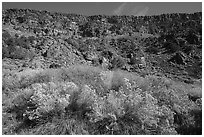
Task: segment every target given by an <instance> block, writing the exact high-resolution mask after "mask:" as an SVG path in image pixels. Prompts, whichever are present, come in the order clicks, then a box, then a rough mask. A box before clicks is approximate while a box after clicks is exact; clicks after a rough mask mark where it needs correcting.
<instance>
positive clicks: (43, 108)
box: [7, 73, 202, 135]
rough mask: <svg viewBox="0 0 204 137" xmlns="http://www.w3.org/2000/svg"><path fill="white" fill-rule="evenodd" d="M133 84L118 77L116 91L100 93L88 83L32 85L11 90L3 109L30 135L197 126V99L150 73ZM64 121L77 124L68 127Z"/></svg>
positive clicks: (175, 129)
mask: <svg viewBox="0 0 204 137" xmlns="http://www.w3.org/2000/svg"><path fill="white" fill-rule="evenodd" d="M102 76H103V75H100V73H99V77H102ZM103 80H104V81H105V80H106V79H103ZM111 80H112V81H113V80H114V79H111ZM138 83H139V82H138V81H134V80H130V78H128V77H121V79H120V84H119V85H118V86H119V87H118V90H114V89H109V91H108V92H107V93H105V94H100V92H103V91H97V89H95V88H94V86H93V85H89V84H83V85H77V84H75V83H73V82H66V81H61V82H46V83H45V82H44V83H33V84H31V85H30V86H28V87H26V88H24V89H21V90H20V91H19V92H18V94H16V96H15V97H14V98H13V99H12V100H11V102H12V103H11V104H10V105H8V106H7V108H8V109H7V110H9V111H8V112H9V113H11V114H15V115H13V116H16V118H17V120H18V121H21V123H23V124H25V125H27V128H30V130H32V131H29V132H32V133H34V134H51V133H52V134H126V135H127V134H150V135H153V134H163V135H167V134H170V135H173V134H178V133H179V132H180V130H182V129H188V128H189V127H192V126H194V127H200V125H199V123H198V121H196V120H198V119H199V112H200V111H199V108H200V106H201V105H202V104H201V103H200V102H202V100H200V99H198V100H197V101H195V102H191V101H189V99H188V96H187V95H186V94H185V91H182V90H180V91H179V90H178V89H177V90H176V88H173V86H172V83H171V82H170V81H168V80H167V79H165V78H160V77H153V76H151V77H147V78H145V79H143V83H142V82H140V84H138ZM101 84H104V83H101ZM110 86H111V84H110ZM195 108H197V109H196V112H195V111H194V109H195ZM182 117H183V119H182ZM188 118H189V119H188ZM29 121H30V123H35V124H33V126H34V127H35V128H33V129H32V127H30V126H28V125H29ZM60 121H61V122H60ZM71 121H72V122H71ZM179 121H180V123H179ZM73 122H74V123H73ZM49 123H50V124H49ZM51 123H52V124H51ZM70 123H71V124H72V125H75V124H79V123H81V125H83V126H80V128H77V129H76V130H74V129H73V126H71V125H70ZM192 123H194V124H193V125H192ZM184 124H187V125H188V126H189V127H188V126H185V125H184ZM43 125H44V126H43ZM16 126H17V127H18V125H16ZM49 126H50V127H49ZM43 128H45V129H44V130H43ZM49 129H50V130H49ZM51 129H53V130H54V131H51ZM59 129H60V130H59ZM55 130H56V131H55ZM41 131H46V133H45V132H43V133H42V132H41Z"/></svg>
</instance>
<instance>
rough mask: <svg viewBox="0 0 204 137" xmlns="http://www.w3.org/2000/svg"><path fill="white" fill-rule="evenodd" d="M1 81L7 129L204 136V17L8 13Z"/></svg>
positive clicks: (18, 131)
mask: <svg viewBox="0 0 204 137" xmlns="http://www.w3.org/2000/svg"><path fill="white" fill-rule="evenodd" d="M2 81H3V84H2V96H3V118H4V119H5V120H4V122H3V134H126V135H127V134H150V135H151V134H201V133H202V122H201V121H202V87H201V84H202V13H201V12H198V13H193V14H187V13H178V14H177V13H175V14H162V15H157V16H139V17H137V16H105V15H96V16H83V15H76V14H65V13H51V12H48V11H37V10H30V9H8V10H3V11H2ZM92 96H93V97H92ZM44 98H48V99H44ZM56 100H58V101H57V102H58V103H57V102H55V101H56ZM40 102H41V103H40ZM131 102H132V103H133V104H131ZM54 104H55V105H54ZM93 104H94V105H93ZM108 108H112V109H110V110H109V109H108ZM148 110H149V111H148ZM63 119H65V121H63ZM200 122H201V123H200ZM9 124H10V125H9ZM11 125H12V126H11ZM76 125H77V126H78V127H76ZM58 128H59V129H58Z"/></svg>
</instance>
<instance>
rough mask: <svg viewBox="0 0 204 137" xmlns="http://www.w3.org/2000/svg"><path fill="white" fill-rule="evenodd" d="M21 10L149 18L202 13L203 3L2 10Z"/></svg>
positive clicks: (19, 4) (70, 4)
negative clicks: (160, 15)
mask: <svg viewBox="0 0 204 137" xmlns="http://www.w3.org/2000/svg"><path fill="white" fill-rule="evenodd" d="M9 8H21V9H27V8H29V9H36V10H47V11H51V12H62V13H76V14H81V15H89V16H90V15H99V14H100V15H135V16H145V15H147V16H149V15H159V14H165V13H194V12H202V3H201V2H3V3H2V9H9Z"/></svg>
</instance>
